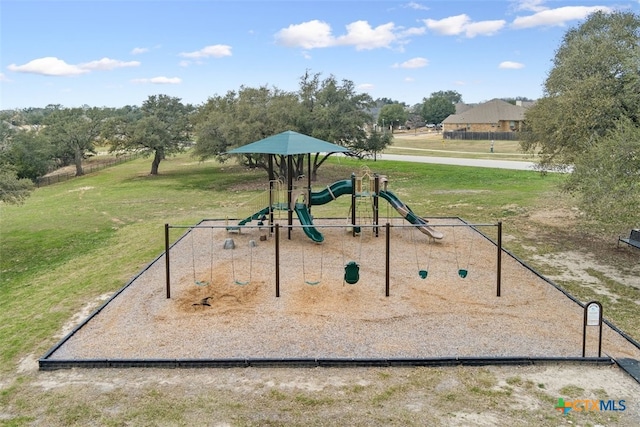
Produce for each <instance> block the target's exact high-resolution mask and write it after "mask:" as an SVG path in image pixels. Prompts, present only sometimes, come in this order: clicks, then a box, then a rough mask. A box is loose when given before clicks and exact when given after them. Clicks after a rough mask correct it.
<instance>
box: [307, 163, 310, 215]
mask: <svg viewBox="0 0 640 427" xmlns="http://www.w3.org/2000/svg"><path fill="white" fill-rule="evenodd" d="M307 209H309V214H311V153H308V154H307Z"/></svg>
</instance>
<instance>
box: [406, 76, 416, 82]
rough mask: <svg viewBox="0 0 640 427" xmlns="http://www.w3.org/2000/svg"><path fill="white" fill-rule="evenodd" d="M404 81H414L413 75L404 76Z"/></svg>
mask: <svg viewBox="0 0 640 427" xmlns="http://www.w3.org/2000/svg"><path fill="white" fill-rule="evenodd" d="M404 81H405V82H407V83H411V82H414V81H415V79H414V78H413V77H405V78H404Z"/></svg>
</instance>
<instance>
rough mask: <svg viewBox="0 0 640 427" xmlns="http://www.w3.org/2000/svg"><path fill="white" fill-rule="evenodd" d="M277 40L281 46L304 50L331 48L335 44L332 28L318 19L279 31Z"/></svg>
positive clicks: (276, 36)
mask: <svg viewBox="0 0 640 427" xmlns="http://www.w3.org/2000/svg"><path fill="white" fill-rule="evenodd" d="M275 39H276V43H277V44H279V45H282V46H286V47H301V48H303V49H314V48H322V47H329V46H332V45H333V44H334V43H335V40H334V38H333V36H332V35H331V26H330V25H329V24H327V23H326V22H322V21H318V20H317V19H314V20H313V21H308V22H303V23H302V24H297V25H296V24H292V25H289V26H288V27H287V28H283V29H282V30H280V31H278V32H277V33H276V35H275Z"/></svg>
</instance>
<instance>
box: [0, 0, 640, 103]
mask: <svg viewBox="0 0 640 427" xmlns="http://www.w3.org/2000/svg"><path fill="white" fill-rule="evenodd" d="M595 10H607V11H611V10H627V11H629V10H630V11H634V12H635V13H639V11H640V1H639V0H621V2H619V3H618V2H615V3H614V2H611V1H590V0H558V1H555V0H514V1H508V0H503V1H480V0H471V1H463V0H438V1H434V0H431V1H377V0H373V1H367V0H362V1H359V0H351V1H349V0H346V1H344V0H343V1H327V0H316V1H303V0H299V1H293V0H290V1H266V0H265V1H245V0H236V1H220V0H217V1H216V0H197V1H190V0H186V1H178V0H164V1H154V0H137V1H124V0H120V1H119V0H111V1H94V0H77V1H56V0H50V1H33V0H2V3H0V20H1V21H0V24H1V29H0V90H1V92H0V109H10V108H26V107H44V106H46V105H48V104H61V105H63V106H65V107H77V106H81V105H85V104H86V105H89V106H97V107H103V106H107V107H121V106H124V105H141V104H142V102H143V101H144V100H146V99H147V98H148V97H149V96H150V95H157V94H166V95H169V96H175V97H178V98H181V99H182V101H183V102H185V103H192V104H195V105H198V104H201V103H204V102H206V101H207V99H208V98H209V97H211V96H214V95H224V94H225V93H226V92H227V91H229V90H238V89H239V88H240V86H242V85H244V86H248V87H259V86H263V85H267V86H273V87H277V88H278V89H281V90H287V91H296V90H297V89H298V84H299V79H300V77H301V76H302V75H303V74H304V73H305V71H306V70H309V71H310V72H312V73H321V75H322V77H323V78H324V77H328V76H329V75H334V76H335V77H336V78H337V79H338V80H343V79H347V80H350V81H352V82H353V83H354V84H355V86H356V88H357V91H358V92H366V93H369V94H370V95H371V96H372V97H373V98H374V99H375V98H381V97H387V98H391V99H394V100H397V101H401V102H406V103H407V104H409V105H413V104H416V103H419V102H421V101H422V99H423V98H425V97H429V95H430V94H431V93H432V92H435V91H440V90H455V91H457V92H459V93H460V94H461V95H462V98H463V100H464V101H465V102H468V103H473V102H482V101H487V100H490V99H493V98H501V97H516V96H525V97H528V98H532V99H536V98H538V97H540V96H542V86H543V83H544V80H545V78H546V76H547V74H548V72H549V70H550V69H551V67H552V61H553V57H554V53H555V51H556V49H557V48H558V47H559V46H560V44H561V42H562V38H563V36H564V34H565V33H566V31H567V30H568V29H570V28H572V27H576V26H578V25H579V24H580V23H581V22H583V21H584V19H585V18H586V17H587V16H588V14H589V13H592V12H593V11H595Z"/></svg>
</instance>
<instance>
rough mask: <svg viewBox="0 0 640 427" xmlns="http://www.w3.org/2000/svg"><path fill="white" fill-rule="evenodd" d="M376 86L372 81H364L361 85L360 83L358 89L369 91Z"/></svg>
mask: <svg viewBox="0 0 640 427" xmlns="http://www.w3.org/2000/svg"><path fill="white" fill-rule="evenodd" d="M374 87H375V85H373V84H372V83H362V84H360V85H358V87H357V88H358V89H360V90H362V91H365V92H368V91H370V90H373V88H374Z"/></svg>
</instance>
